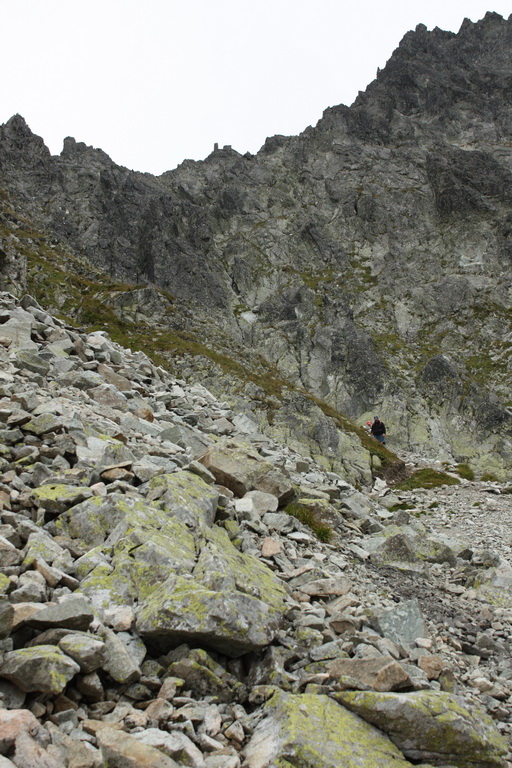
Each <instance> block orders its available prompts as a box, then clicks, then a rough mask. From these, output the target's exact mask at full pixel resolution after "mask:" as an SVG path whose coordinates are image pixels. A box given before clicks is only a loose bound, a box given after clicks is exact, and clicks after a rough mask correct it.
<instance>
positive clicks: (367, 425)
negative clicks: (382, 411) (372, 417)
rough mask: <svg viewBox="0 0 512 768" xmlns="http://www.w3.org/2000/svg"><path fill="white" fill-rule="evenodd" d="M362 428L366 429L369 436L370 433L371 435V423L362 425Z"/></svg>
mask: <svg viewBox="0 0 512 768" xmlns="http://www.w3.org/2000/svg"><path fill="white" fill-rule="evenodd" d="M364 428H365V429H366V431H367V432H368V434H369V435H371V433H372V423H371V421H367V422H366V424H365V425H364Z"/></svg>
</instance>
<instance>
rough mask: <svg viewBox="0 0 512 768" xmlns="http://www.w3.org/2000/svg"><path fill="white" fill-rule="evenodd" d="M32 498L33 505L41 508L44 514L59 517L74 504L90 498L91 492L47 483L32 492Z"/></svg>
mask: <svg viewBox="0 0 512 768" xmlns="http://www.w3.org/2000/svg"><path fill="white" fill-rule="evenodd" d="M32 496H33V499H34V501H35V503H36V504H37V505H38V506H40V507H43V509H44V510H46V512H50V514H54V515H59V514H61V513H62V512H65V511H66V509H69V507H72V506H73V505H74V504H79V503H80V502H82V501H84V500H85V499H88V498H90V497H91V496H92V491H91V489H90V488H88V487H77V486H74V485H63V484H62V483H48V484H47V485H41V486H39V488H35V489H34V490H33V491H32Z"/></svg>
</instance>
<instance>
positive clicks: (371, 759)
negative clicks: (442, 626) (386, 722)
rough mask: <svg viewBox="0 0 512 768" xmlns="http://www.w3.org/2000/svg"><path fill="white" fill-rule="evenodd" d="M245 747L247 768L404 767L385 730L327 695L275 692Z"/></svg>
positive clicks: (402, 758)
mask: <svg viewBox="0 0 512 768" xmlns="http://www.w3.org/2000/svg"><path fill="white" fill-rule="evenodd" d="M265 715H266V716H265V717H264V718H263V719H262V720H261V721H260V723H259V724H258V725H257V726H256V729H255V731H254V734H253V736H252V738H251V740H250V741H249V744H248V745H247V747H246V748H245V762H244V766H246V768H268V766H275V767H276V768H277V767H278V766H279V768H288V766H292V765H293V766H294V767H295V768H310V766H315V768H340V766H343V767H344V768H382V766H390V768H391V766H393V768H406V766H410V765H411V763H409V762H408V761H407V760H406V759H405V757H404V756H403V754H402V753H401V752H400V751H399V750H398V749H397V747H396V746H395V745H394V744H393V743H392V742H391V740H390V739H389V738H388V737H387V736H386V735H385V734H384V733H382V732H381V731H379V730H377V728H374V727H372V726H370V725H368V723H365V722H364V720H362V719H361V718H359V717H357V716H354V715H353V714H352V713H351V712H349V711H348V710H347V709H345V708H344V707H340V706H339V705H338V704H337V703H336V702H335V701H333V700H332V699H330V698H328V697H327V696H316V695H314V694H303V695H300V696H293V695H290V694H286V693H283V692H277V693H276V694H275V695H274V696H273V697H272V699H270V701H269V702H268V703H267V704H266V706H265Z"/></svg>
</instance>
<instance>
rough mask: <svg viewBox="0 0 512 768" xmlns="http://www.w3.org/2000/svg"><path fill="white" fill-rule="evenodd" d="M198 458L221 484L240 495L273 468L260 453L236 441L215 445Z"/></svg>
mask: <svg viewBox="0 0 512 768" xmlns="http://www.w3.org/2000/svg"><path fill="white" fill-rule="evenodd" d="M198 460H199V461H200V462H201V463H202V464H204V465H205V467H206V468H207V469H209V470H210V472H211V473H212V474H213V475H214V476H215V479H216V481H217V483H219V485H224V486H226V488H229V490H230V491H233V493H234V494H235V496H239V497H242V496H244V495H245V494H246V493H247V492H248V491H250V490H251V489H252V488H254V487H255V484H256V483H257V482H258V480H260V479H261V478H262V477H263V476H264V475H266V474H267V473H268V472H270V471H271V469H272V465H271V464H269V463H268V462H266V461H264V460H263V459H262V458H261V456H260V455H259V454H257V453H255V452H254V451H250V450H248V449H247V448H245V447H244V446H242V445H240V444H238V443H236V442H234V441H228V442H226V443H219V444H218V445H213V446H212V447H211V448H209V449H208V450H207V451H206V453H204V454H203V455H202V456H199V457H198Z"/></svg>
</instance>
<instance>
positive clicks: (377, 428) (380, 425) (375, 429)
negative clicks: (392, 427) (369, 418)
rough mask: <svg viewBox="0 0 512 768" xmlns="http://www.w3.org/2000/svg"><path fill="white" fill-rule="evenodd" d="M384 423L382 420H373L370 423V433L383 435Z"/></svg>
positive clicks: (384, 432)
mask: <svg viewBox="0 0 512 768" xmlns="http://www.w3.org/2000/svg"><path fill="white" fill-rule="evenodd" d="M385 434H386V425H385V424H384V422H383V421H374V422H373V424H372V435H385Z"/></svg>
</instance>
